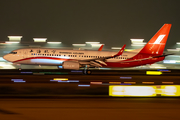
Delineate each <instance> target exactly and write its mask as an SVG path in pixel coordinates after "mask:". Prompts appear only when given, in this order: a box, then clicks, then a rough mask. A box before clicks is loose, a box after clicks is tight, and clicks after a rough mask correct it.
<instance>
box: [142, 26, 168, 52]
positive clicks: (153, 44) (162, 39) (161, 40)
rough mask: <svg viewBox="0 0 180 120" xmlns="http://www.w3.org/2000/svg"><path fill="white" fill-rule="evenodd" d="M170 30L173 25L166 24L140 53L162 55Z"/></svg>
mask: <svg viewBox="0 0 180 120" xmlns="http://www.w3.org/2000/svg"><path fill="white" fill-rule="evenodd" d="M170 29H171V24H164V25H163V26H162V27H161V29H160V30H159V31H158V32H157V33H156V34H155V35H154V36H153V37H152V38H151V39H150V40H149V42H148V43H147V44H146V45H145V46H144V48H142V50H141V51H140V53H145V54H153V55H162V54H163V51H164V48H165V45H166V41H167V38H168V35H169V31H170Z"/></svg>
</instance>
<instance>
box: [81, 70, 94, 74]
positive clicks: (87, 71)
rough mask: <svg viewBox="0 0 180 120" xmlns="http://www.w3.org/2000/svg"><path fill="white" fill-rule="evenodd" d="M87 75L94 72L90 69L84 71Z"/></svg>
mask: <svg viewBox="0 0 180 120" xmlns="http://www.w3.org/2000/svg"><path fill="white" fill-rule="evenodd" d="M83 73H84V74H85V75H90V74H91V73H92V72H91V71H90V70H84V72H83Z"/></svg>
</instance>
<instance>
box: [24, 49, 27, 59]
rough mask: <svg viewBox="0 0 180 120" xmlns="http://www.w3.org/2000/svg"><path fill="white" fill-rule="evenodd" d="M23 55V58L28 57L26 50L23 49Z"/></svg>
mask: <svg viewBox="0 0 180 120" xmlns="http://www.w3.org/2000/svg"><path fill="white" fill-rule="evenodd" d="M23 57H24V58H27V57H28V50H24V51H23Z"/></svg>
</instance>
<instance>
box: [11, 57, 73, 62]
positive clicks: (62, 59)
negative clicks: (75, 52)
mask: <svg viewBox="0 0 180 120" xmlns="http://www.w3.org/2000/svg"><path fill="white" fill-rule="evenodd" d="M32 59H50V60H61V61H68V60H75V59H65V58H53V57H30V58H24V59H20V60H16V61H14V62H13V63H16V62H21V61H24V60H32Z"/></svg>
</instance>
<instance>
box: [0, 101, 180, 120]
mask: <svg viewBox="0 0 180 120" xmlns="http://www.w3.org/2000/svg"><path fill="white" fill-rule="evenodd" d="M179 112H180V99H178V98H163V99H162V98H64V99H0V118H1V120H12V119H13V120H50V119H51V120H116V119H118V120H179V119H180V115H179Z"/></svg>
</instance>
